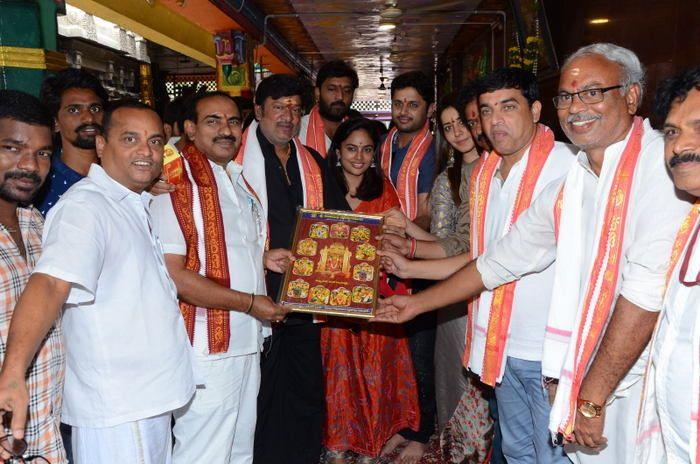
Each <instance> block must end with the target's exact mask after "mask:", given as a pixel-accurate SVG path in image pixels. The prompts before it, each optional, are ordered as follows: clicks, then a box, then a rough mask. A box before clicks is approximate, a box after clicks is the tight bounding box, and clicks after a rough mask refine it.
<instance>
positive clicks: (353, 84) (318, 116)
mask: <svg viewBox="0 0 700 464" xmlns="http://www.w3.org/2000/svg"><path fill="white" fill-rule="evenodd" d="M358 85H359V80H358V78H357V72H355V70H354V69H352V67H350V65H349V64H347V63H346V62H345V61H342V60H333V61H329V62H327V63H325V64H324V65H323V66H321V68H320V69H319V70H318V74H316V87H315V89H314V94H315V96H316V102H317V103H316V105H314V107H313V108H311V112H309V114H307V115H305V116H303V117H302V118H301V125H300V126H299V138H300V139H301V142H302V143H303V144H304V145H306V146H307V147H311V148H313V149H314V150H316V151H317V152H318V154H319V155H321V156H322V157H324V158H325V157H326V153H327V151H328V149H329V148H330V147H331V139H332V138H333V134H335V130H336V129H337V128H338V126H339V125H340V123H341V122H343V121H344V120H345V119H346V118H347V117H348V116H349V114H350V105H352V100H353V98H354V96H355V90H357V87H358Z"/></svg>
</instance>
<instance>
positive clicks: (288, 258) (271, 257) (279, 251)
mask: <svg viewBox="0 0 700 464" xmlns="http://www.w3.org/2000/svg"><path fill="white" fill-rule="evenodd" d="M292 261H294V254H293V253H292V252H291V251H289V250H287V249H285V248H275V249H274V250H267V251H266V252H265V254H263V263H264V265H265V269H268V270H270V271H272V272H279V273H280V274H282V273H284V272H286V271H287V268H288V267H289V263H291V262H292Z"/></svg>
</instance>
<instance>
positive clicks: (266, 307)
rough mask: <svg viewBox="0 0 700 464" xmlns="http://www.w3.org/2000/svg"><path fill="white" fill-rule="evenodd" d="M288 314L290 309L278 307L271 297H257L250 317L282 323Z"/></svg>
mask: <svg viewBox="0 0 700 464" xmlns="http://www.w3.org/2000/svg"><path fill="white" fill-rule="evenodd" d="M288 312H289V309H288V308H285V307H284V306H280V305H278V304H277V303H275V302H274V301H272V299H271V298H270V297H269V296H267V295H255V301H254V302H253V309H251V310H250V315H251V316H253V317H254V318H256V319H260V320H261V321H270V322H282V321H283V320H284V317H285V316H286V315H287V313H288Z"/></svg>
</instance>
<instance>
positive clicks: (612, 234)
mask: <svg viewBox="0 0 700 464" xmlns="http://www.w3.org/2000/svg"><path fill="white" fill-rule="evenodd" d="M643 83H644V73H643V71H642V67H641V64H640V62H639V59H638V58H637V56H636V55H635V54H634V53H633V52H632V51H630V50H627V49H625V48H622V47H619V46H617V45H613V44H607V43H597V44H593V45H589V46H586V47H583V48H581V49H579V50H578V51H576V52H575V53H574V54H573V55H572V56H571V57H569V58H568V59H567V61H566V63H565V64H564V66H563V68H562V73H561V78H560V81H559V94H558V97H559V98H557V114H558V117H559V123H560V125H561V127H562V129H563V130H564V132H565V133H566V135H567V136H568V137H569V139H570V140H571V141H572V142H573V143H574V144H575V145H577V146H578V147H579V148H580V150H581V151H580V152H579V153H578V156H577V161H576V162H575V163H574V164H573V167H572V168H571V169H570V170H569V172H568V174H567V175H566V177H565V178H564V179H563V181H562V182H554V183H552V184H551V185H550V186H549V187H548V188H546V189H545V190H544V191H543V192H542V194H540V196H539V197H538V198H537V199H536V200H535V201H534V202H533V204H532V205H531V206H530V208H529V209H528V210H527V211H526V212H525V213H524V214H523V215H521V216H520V218H519V220H518V221H517V222H516V223H515V224H514V226H513V227H512V228H511V230H510V232H509V233H508V234H507V235H506V236H505V237H503V238H502V239H501V240H500V241H499V242H498V243H497V244H496V245H495V246H493V247H491V248H490V249H488V250H486V253H484V254H483V255H481V256H480V257H479V258H478V259H477V260H475V261H472V262H470V263H466V262H463V264H465V267H464V268H462V269H461V270H459V271H458V272H457V273H455V274H454V275H453V276H452V277H450V278H449V279H447V280H445V281H443V282H441V283H440V284H438V285H436V286H434V287H432V288H431V289H429V290H427V291H426V292H424V293H421V294H418V295H416V296H412V297H397V296H394V297H392V298H390V299H388V300H386V301H385V302H384V303H383V305H382V309H380V311H379V312H378V313H379V317H378V320H389V321H397V322H398V321H404V320H407V319H410V318H412V317H414V316H415V315H416V314H420V313H423V312H425V311H429V310H432V309H434V308H436V307H442V306H445V305H447V304H450V303H453V302H456V301H459V300H462V299H465V298H467V297H470V296H473V295H475V294H476V293H478V292H481V291H483V289H484V288H488V289H493V288H495V287H498V286H500V285H503V284H505V283H508V282H511V281H514V280H517V279H519V278H520V277H522V276H524V275H527V274H530V273H532V272H539V271H541V270H542V269H544V268H546V267H547V266H549V265H550V264H551V263H552V262H553V261H555V260H556V268H555V276H554V285H553V293H552V299H551V305H550V307H551V308H552V310H551V311H550V312H549V319H548V322H547V326H546V330H545V340H544V350H543V361H542V370H543V373H545V375H547V374H546V372H553V373H559V374H560V375H559V383H558V387H557V391H556V397H555V399H554V404H553V406H552V413H551V415H550V424H549V428H550V431H551V432H552V433H553V436H554V438H556V439H557V441H560V440H561V439H562V438H563V439H564V440H565V441H567V442H569V443H570V444H568V445H567V446H566V447H565V449H566V451H567V453H568V454H569V456H570V457H571V459H572V460H573V461H575V462H581V463H587V462H594V463H615V464H625V463H629V462H632V459H633V456H634V452H635V434H636V426H637V412H638V408H639V401H640V395H641V389H642V382H641V379H642V376H643V373H644V365H645V359H646V357H647V353H646V351H645V348H646V347H647V344H648V342H649V339H650V338H651V334H652V331H653V328H654V325H655V323H656V319H657V315H658V311H659V309H660V308H661V301H662V297H663V288H664V281H665V274H666V270H667V268H668V260H669V256H670V255H671V245H672V243H673V238H674V236H675V234H676V231H677V230H678V226H679V224H680V223H681V221H682V219H683V217H685V215H686V214H687V212H688V210H689V208H690V204H689V203H688V202H687V201H685V200H683V199H681V198H679V197H678V196H677V194H676V192H675V190H674V186H673V183H672V182H671V179H670V177H669V175H668V173H667V171H666V168H665V166H664V163H663V156H662V152H663V139H662V137H661V135H660V134H659V133H658V132H656V131H654V130H653V129H652V128H651V126H650V124H649V122H648V121H644V120H642V119H641V118H639V117H636V116H635V113H636V112H637V109H638V107H639V104H640V102H641V97H642V93H643ZM617 85H620V86H621V87H620V88H618V89H614V90H612V89H611V90H608V91H607V92H603V90H600V89H605V88H607V87H614V86H617ZM581 91H584V92H583V93H580V92H581ZM578 95H583V97H579V96H578ZM591 97H593V99H591ZM584 99H586V100H587V101H588V103H586V102H584ZM465 261H466V260H465Z"/></svg>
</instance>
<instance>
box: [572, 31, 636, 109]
mask: <svg viewBox="0 0 700 464" xmlns="http://www.w3.org/2000/svg"><path fill="white" fill-rule="evenodd" d="M585 55H601V56H602V57H603V58H605V59H607V60H610V61H612V62H613V63H617V64H618V65H619V66H620V70H621V71H622V82H620V84H622V85H623V86H624V88H622V89H621V92H622V93H623V94H624V93H625V92H626V91H627V89H629V87H630V86H631V85H632V84H637V85H638V86H639V104H640V105H641V103H642V97H643V96H644V87H645V85H646V75H645V72H644V68H643V67H642V63H641V62H640V61H639V58H638V57H637V55H636V54H635V53H634V52H633V51H632V50H629V49H627V48H624V47H620V46H619V45H615V44H611V43H606V42H598V43H594V44H591V45H586V46H585V47H581V48H579V49H578V50H576V51H575V52H574V53H573V54H572V55H571V56H569V57H568V58H567V59H566V61H565V62H564V65H563V66H562V68H565V67H566V66H568V65H569V63H571V62H572V61H573V60H575V59H576V58H580V57H582V56H585Z"/></svg>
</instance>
